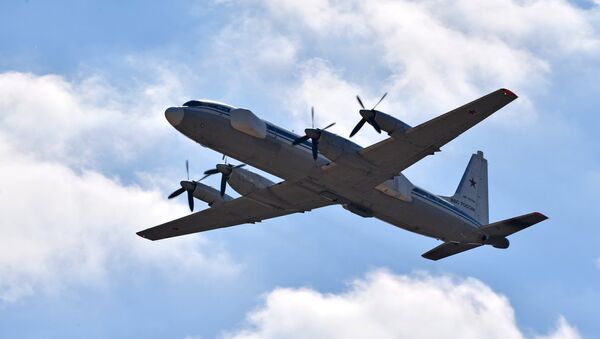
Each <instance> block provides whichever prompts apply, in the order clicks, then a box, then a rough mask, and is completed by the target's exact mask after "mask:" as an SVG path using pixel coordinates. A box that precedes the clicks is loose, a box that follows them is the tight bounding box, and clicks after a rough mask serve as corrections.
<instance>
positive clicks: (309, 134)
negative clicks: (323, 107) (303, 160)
mask: <svg viewBox="0 0 600 339" xmlns="http://www.w3.org/2000/svg"><path fill="white" fill-rule="evenodd" d="M310 115H311V120H312V128H307V129H305V130H304V136H302V137H300V138H297V139H296V140H294V141H293V142H292V145H294V146H296V145H299V144H301V143H303V142H305V141H306V140H308V139H310V140H311V142H312V156H313V159H315V160H317V157H318V155H319V139H320V138H321V132H322V131H324V130H326V129H328V128H330V127H331V126H333V125H335V122H333V123H331V124H329V125H327V126H326V127H324V128H315V108H314V107H311V108H310Z"/></svg>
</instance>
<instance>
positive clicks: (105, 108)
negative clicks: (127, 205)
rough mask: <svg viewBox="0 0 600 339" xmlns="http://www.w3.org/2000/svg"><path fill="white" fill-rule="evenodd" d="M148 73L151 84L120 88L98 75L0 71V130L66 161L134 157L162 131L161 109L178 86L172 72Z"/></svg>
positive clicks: (10, 138) (42, 154)
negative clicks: (154, 78) (79, 76)
mask: <svg viewBox="0 0 600 339" xmlns="http://www.w3.org/2000/svg"><path fill="white" fill-rule="evenodd" d="M154 71H155V72H156V73H157V76H158V80H157V81H156V82H153V83H143V84H139V85H137V86H135V87H134V88H128V89H127V90H125V91H124V90H123V89H120V88H115V87H112V86H110V85H109V84H108V83H107V82H106V81H105V79H104V78H103V77H102V76H100V75H91V76H86V77H84V78H83V79H82V80H80V81H67V80H66V79H64V78H63V77H60V76H57V75H43V76H37V75H34V74H29V73H19V72H9V73H1V74H0V112H2V113H1V114H0V133H2V135H4V136H5V137H6V141H7V142H11V143H13V144H18V146H19V149H20V150H21V151H23V152H31V153H33V154H36V155H38V156H40V157H41V158H43V159H60V160H61V161H63V162H68V163H70V164H78V165H82V164H87V166H91V165H93V164H89V162H94V161H97V160H99V159H102V157H104V158H108V159H112V161H116V160H123V159H127V158H130V157H134V156H135V154H138V153H140V151H141V150H144V149H148V148H151V147H152V145H153V142H155V140H157V139H158V137H159V136H160V134H161V133H162V132H163V131H167V130H168V129H167V128H164V127H165V124H164V116H163V114H162V112H163V111H164V108H165V107H167V103H168V102H169V101H170V100H169V99H170V98H172V97H174V96H176V95H177V92H178V91H179V90H180V88H179V87H180V84H179V83H178V82H177V80H176V79H175V76H174V75H173V74H171V73H170V72H168V71H167V70H165V69H155V70H154ZM171 103H172V101H171ZM148 135H153V136H154V137H155V138H148V137H147V136H148ZM102 160H104V159H102Z"/></svg>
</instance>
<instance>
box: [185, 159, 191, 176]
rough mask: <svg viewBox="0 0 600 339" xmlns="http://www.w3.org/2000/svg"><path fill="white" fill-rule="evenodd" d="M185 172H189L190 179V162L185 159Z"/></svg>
mask: <svg viewBox="0 0 600 339" xmlns="http://www.w3.org/2000/svg"><path fill="white" fill-rule="evenodd" d="M185 173H187V180H188V181H189V180H190V163H189V162H188V161H187V159H186V160H185Z"/></svg>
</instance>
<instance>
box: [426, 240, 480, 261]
mask: <svg viewBox="0 0 600 339" xmlns="http://www.w3.org/2000/svg"><path fill="white" fill-rule="evenodd" d="M481 245H482V244H466V243H459V242H445V243H443V244H441V245H440V246H438V247H436V248H434V249H432V250H431V251H429V252H427V253H423V255H422V257H423V258H426V259H430V260H440V259H443V258H445V257H449V256H451V255H455V254H458V253H460V252H464V251H468V250H470V249H473V248H476V247H479V246H481Z"/></svg>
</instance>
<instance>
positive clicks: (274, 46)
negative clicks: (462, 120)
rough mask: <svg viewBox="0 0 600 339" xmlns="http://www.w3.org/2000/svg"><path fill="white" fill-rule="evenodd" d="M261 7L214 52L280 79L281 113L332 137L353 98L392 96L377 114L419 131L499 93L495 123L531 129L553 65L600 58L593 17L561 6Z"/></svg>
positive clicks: (557, 2)
mask: <svg viewBox="0 0 600 339" xmlns="http://www.w3.org/2000/svg"><path fill="white" fill-rule="evenodd" d="M257 2H258V3H259V4H260V5H259V6H262V7H263V8H264V9H265V10H264V11H263V10H255V9H254V8H251V9H248V11H247V12H246V13H244V15H243V16H242V18H241V20H240V21H239V23H238V22H237V21H236V23H235V24H230V25H228V26H226V27H225V29H224V30H223V31H222V32H223V33H222V36H219V37H218V38H216V39H215V41H216V43H215V46H216V49H218V50H224V51H227V52H226V53H227V55H228V58H233V60H236V64H235V66H236V67H233V68H232V69H234V71H235V72H238V71H240V72H243V73H248V69H254V71H255V73H256V74H255V75H256V77H257V78H262V77H269V74H271V73H272V72H270V70H276V72H275V74H277V76H279V77H281V74H287V76H288V80H290V79H291V80H290V81H288V82H287V83H286V84H285V87H286V88H287V90H284V91H283V92H284V94H285V95H284V97H283V99H282V101H283V103H284V104H286V105H289V107H290V109H289V111H288V112H287V113H292V114H294V115H297V116H299V114H300V113H301V112H307V111H308V108H309V107H310V106H311V105H314V106H316V107H317V108H318V109H319V111H321V110H322V111H324V112H325V113H324V115H326V116H327V117H328V120H327V121H329V120H334V121H337V122H338V124H340V123H341V124H342V125H343V126H338V128H337V129H338V130H342V129H343V130H348V125H350V124H351V123H350V122H349V121H347V118H348V116H349V115H352V114H354V116H356V109H357V106H356V103H355V100H354V95H356V94H361V95H362V96H363V97H367V98H369V99H372V101H373V102H374V101H375V100H377V99H378V97H379V96H381V94H383V92H386V91H388V92H390V96H389V97H388V99H386V102H385V106H383V107H382V109H384V108H385V110H388V111H389V112H392V113H393V114H394V115H395V116H396V117H398V118H401V119H403V120H406V121H407V122H409V123H411V124H416V123H419V122H422V121H424V120H425V119H427V118H431V117H432V116H435V115H438V114H440V113H443V112H445V111H447V110H450V109H452V108H454V107H456V106H458V105H461V104H463V103H465V102H467V101H470V100H473V99H475V98H478V97H479V96H481V95H483V94H487V93H488V92H491V91H493V90H495V89H497V88H500V87H508V88H510V89H512V90H514V91H515V92H516V93H517V94H519V96H520V98H519V100H517V101H516V102H515V103H513V104H512V105H511V106H510V108H509V109H508V110H503V112H502V113H503V114H501V115H498V116H497V117H495V120H497V121H501V122H502V123H504V124H510V125H512V123H511V122H513V121H515V120H516V119H515V118H516V117H518V121H519V125H526V124H527V122H532V121H533V120H534V119H535V118H536V110H535V105H534V103H533V102H532V98H533V97H534V96H535V95H536V94H539V93H540V92H543V91H544V90H545V89H546V88H547V87H548V86H547V85H548V82H549V79H550V77H551V76H552V71H553V67H554V65H556V64H558V63H561V62H563V61H565V60H566V59H568V58H573V57H574V56H575V57H577V58H584V59H585V58H586V56H587V58H588V59H587V60H588V61H589V62H595V60H596V58H595V57H596V56H597V55H598V53H599V52H600V38H599V36H598V32H597V29H596V28H595V27H596V25H595V24H594V22H595V20H596V19H595V17H596V16H597V15H596V14H595V11H594V10H593V9H589V10H585V9H581V8H578V7H576V6H575V5H573V4H570V3H569V2H567V1H562V0H553V1H527V2H521V1H514V0H497V1H493V2H489V1H488V2H485V3H481V2H473V1H458V2H454V1H437V0H436V1H433V0H432V1H418V2H415V1H389V0H381V1H367V2H365V1H334V0H311V1H310V2H306V1H297V0H285V1H271V0H264V1H257ZM255 3H256V2H252V4H255ZM499 13H501V14H502V15H498V14H499ZM250 22H252V23H254V24H252V25H248V23H250ZM265 22H266V23H268V24H265ZM256 23H260V24H256ZM274 25H277V27H278V29H273V28H272V27H273V26H274ZM240 27H245V28H248V27H252V28H251V29H239V28H240ZM264 27H270V28H268V29H265V28H264ZM265 41H268V42H269V43H265ZM232 42H233V43H232ZM249 42H250V43H249ZM270 42H272V43H270ZM223 44H226V45H227V48H224V46H223ZM238 46H239V47H238ZM263 54H266V55H268V56H272V55H276V56H277V58H275V60H282V61H281V62H274V61H271V58H266V59H265V58H264V57H263V56H262V55H263ZM227 60H230V59H227ZM261 60H267V62H264V61H261ZM584 62H585V61H584ZM269 65H272V66H269ZM265 66H266V67H265ZM272 78H273V77H272ZM280 85H281V84H280V83H278V86H274V87H277V88H273V91H275V92H276V93H279V91H280V87H281V86H280ZM304 116H307V114H306V113H305V115H304ZM303 120H304V121H306V119H303ZM299 126H300V124H299V123H297V126H296V127H299ZM302 126H306V122H305V123H304V124H302ZM350 128H351V127H350ZM371 141H372V140H371Z"/></svg>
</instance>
